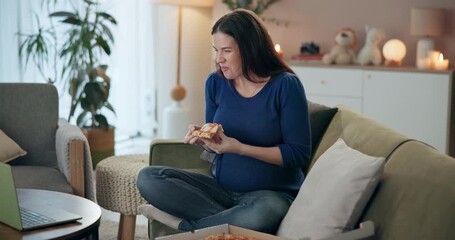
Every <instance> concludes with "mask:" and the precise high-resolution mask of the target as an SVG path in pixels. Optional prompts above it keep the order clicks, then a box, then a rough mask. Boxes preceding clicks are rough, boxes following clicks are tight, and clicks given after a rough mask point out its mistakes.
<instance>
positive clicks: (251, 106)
mask: <svg viewBox="0 0 455 240" xmlns="http://www.w3.org/2000/svg"><path fill="white" fill-rule="evenodd" d="M205 98H206V99H205V100H206V122H213V123H219V124H221V125H222V126H223V130H224V133H225V134H226V135H227V136H228V137H232V138H235V139H237V140H238V141H240V142H242V143H244V144H249V145H253V146H260V147H275V146H278V147H279V149H280V152H281V155H282V158H283V164H282V165H281V166H278V165H273V164H269V163H266V162H264V161H261V160H258V159H255V158H251V157H247V156H242V155H238V154H231V153H226V154H221V155H217V157H216V161H215V164H216V165H215V167H216V168H215V169H214V171H212V173H213V172H214V177H215V178H216V179H217V180H218V182H219V183H220V184H221V185H222V186H223V187H224V188H226V189H228V190H231V191H238V192H246V191H255V190H266V189H267V190H276V191H287V192H291V193H294V194H296V193H297V192H298V190H299V188H300V185H301V184H302V182H303V179H304V176H303V173H302V171H301V166H302V165H303V164H305V163H307V161H309V158H310V155H311V133H310V120H309V115H308V104H307V100H306V96H305V90H304V88H303V85H302V83H301V82H300V80H299V79H298V78H297V77H296V76H295V75H294V74H291V73H287V72H283V73H280V74H278V75H276V76H272V78H271V79H270V80H269V82H267V84H266V85H265V86H264V87H263V88H262V89H261V90H260V91H259V92H258V93H257V94H256V95H255V96H253V97H251V98H245V97H242V96H241V95H240V94H239V93H238V92H237V90H236V89H235V87H234V85H233V82H232V81H230V80H227V79H225V78H223V77H221V76H219V75H218V74H216V73H215V72H214V73H212V74H211V75H210V76H209V77H208V79H207V81H206V85H205Z"/></svg>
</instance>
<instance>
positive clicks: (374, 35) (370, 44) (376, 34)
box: [357, 26, 384, 66]
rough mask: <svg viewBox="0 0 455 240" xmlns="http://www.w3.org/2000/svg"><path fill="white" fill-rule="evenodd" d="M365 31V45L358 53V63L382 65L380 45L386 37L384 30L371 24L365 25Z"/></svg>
mask: <svg viewBox="0 0 455 240" xmlns="http://www.w3.org/2000/svg"><path fill="white" fill-rule="evenodd" d="M365 31H366V39H365V45H364V46H363V47H362V49H360V51H359V54H358V55H357V63H358V64H360V65H362V66H365V65H370V64H372V65H374V66H378V65H381V63H382V54H381V51H380V50H379V46H378V45H379V43H380V42H381V41H382V40H383V39H384V32H383V31H381V30H379V29H377V28H374V27H369V26H366V27H365Z"/></svg>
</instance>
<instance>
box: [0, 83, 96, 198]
mask: <svg viewBox="0 0 455 240" xmlns="http://www.w3.org/2000/svg"><path fill="white" fill-rule="evenodd" d="M0 129H1V130H2V131H3V132H4V133H5V134H6V135H7V136H8V137H9V138H11V139H12V140H13V141H14V142H16V143H17V144H18V145H19V146H20V147H21V148H22V149H24V150H25V151H26V152H27V154H26V155H25V156H22V157H18V158H16V159H13V160H11V161H9V162H8V163H9V164H10V165H11V166H12V170H13V175H14V179H15V184H16V187H18V188H34V189H45V190H52V191H58V192H65V193H71V194H75V195H78V196H82V197H85V198H87V199H90V200H92V201H95V189H94V182H93V170H92V163H91V157H90V150H89V146H88V143H87V140H86V138H85V136H84V135H83V133H82V131H81V130H80V128H78V127H77V126H74V125H71V124H69V123H68V122H66V121H65V120H64V119H59V113H58V93H57V89H56V87H55V86H54V85H51V84H42V83H0Z"/></svg>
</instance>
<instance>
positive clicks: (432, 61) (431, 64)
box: [427, 51, 441, 69]
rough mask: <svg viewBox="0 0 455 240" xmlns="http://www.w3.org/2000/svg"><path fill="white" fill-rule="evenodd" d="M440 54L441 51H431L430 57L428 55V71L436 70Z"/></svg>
mask: <svg viewBox="0 0 455 240" xmlns="http://www.w3.org/2000/svg"><path fill="white" fill-rule="evenodd" d="M439 54H441V52H440V51H429V52H428V55H427V59H428V61H429V68H428V69H434V64H435V62H437V61H439Z"/></svg>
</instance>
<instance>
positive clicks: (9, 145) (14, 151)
mask: <svg viewBox="0 0 455 240" xmlns="http://www.w3.org/2000/svg"><path fill="white" fill-rule="evenodd" d="M25 154H27V152H26V151H24V150H23V149H22V148H21V147H19V145H17V143H15V142H14V141H13V140H12V139H11V138H9V137H8V136H6V134H5V133H4V132H3V131H2V130H1V129H0V162H3V163H6V162H9V161H11V160H13V159H15V158H18V157H20V156H24V155H25Z"/></svg>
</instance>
